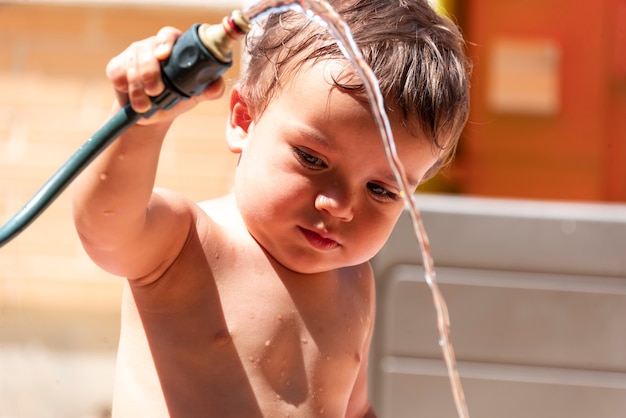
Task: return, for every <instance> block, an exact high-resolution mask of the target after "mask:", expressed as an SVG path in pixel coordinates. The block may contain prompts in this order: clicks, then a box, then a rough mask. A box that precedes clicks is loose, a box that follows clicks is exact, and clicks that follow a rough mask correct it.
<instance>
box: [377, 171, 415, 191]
mask: <svg viewBox="0 0 626 418" xmlns="http://www.w3.org/2000/svg"><path fill="white" fill-rule="evenodd" d="M384 178H385V179H387V180H389V181H390V182H392V183H394V184H397V185H398V187H400V186H401V185H400V184H399V183H398V181H397V180H396V176H394V175H393V173H389V174H387V175H386V176H385V177H384ZM406 179H407V181H408V183H409V186H411V188H412V189H415V188H417V186H418V185H419V182H418V181H417V180H415V179H414V178H413V177H411V176H410V175H408V174H407V175H406Z"/></svg>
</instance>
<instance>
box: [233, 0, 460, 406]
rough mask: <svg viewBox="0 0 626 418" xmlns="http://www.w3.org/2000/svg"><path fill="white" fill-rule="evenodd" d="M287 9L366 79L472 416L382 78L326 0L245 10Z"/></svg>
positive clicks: (442, 336)
mask: <svg viewBox="0 0 626 418" xmlns="http://www.w3.org/2000/svg"><path fill="white" fill-rule="evenodd" d="M284 9H293V10H297V11H299V12H302V13H305V14H306V15H307V16H309V17H310V18H311V19H313V20H314V21H316V22H317V23H319V24H320V25H321V26H323V27H325V28H327V30H328V31H329V32H330V33H331V35H332V36H333V37H334V38H335V39H336V41H337V44H338V45H339V47H340V48H341V51H342V52H343V54H344V55H345V56H346V58H347V59H348V60H349V61H350V62H351V63H352V65H353V66H354V68H355V69H356V71H357V73H358V75H359V76H360V77H361V79H362V80H363V83H364V86H365V89H366V92H367V95H368V98H369V100H370V105H371V108H372V114H373V115H374V118H375V120H376V125H377V126H378V130H379V131H380V136H381V139H382V141H383V144H384V147H385V153H386V156H387V159H388V161H389V165H390V166H391V169H392V170H393V173H394V175H395V177H396V180H397V181H398V183H399V184H400V187H401V190H402V197H403V199H404V201H405V204H406V206H407V208H408V211H409V213H410V216H411V220H412V223H413V228H414V232H415V236H416V238H417V241H418V243H419V247H420V251H421V255H422V260H423V263H424V270H425V279H426V283H427V284H428V286H429V288H430V290H431V293H432V297H433V303H434V306H435V310H436V314H437V329H438V331H439V345H440V346H441V350H442V353H443V358H444V361H445V363H446V368H447V370H448V377H449V379H450V384H451V387H452V395H453V397H454V403H455V406H456V410H457V413H458V415H459V418H469V411H468V408H467V403H466V401H465V395H464V392H463V386H462V385H461V379H460V377H459V373H458V369H457V365H456V358H455V355H454V349H453V347H452V343H451V341H450V317H449V315H448V308H447V306H446V302H445V300H444V297H443V295H442V293H441V291H440V289H439V286H438V284H437V280H436V274H435V265H434V261H433V257H432V254H431V251H430V243H429V240H428V235H427V234H426V230H425V228H424V224H423V222H422V218H421V214H420V211H419V209H418V207H417V204H416V202H415V197H414V194H413V191H412V190H411V188H410V186H409V183H408V181H407V178H406V174H405V171H404V167H403V165H402V163H401V162H400V159H399V158H398V154H397V151H396V145H395V142H394V139H393V134H392V132H391V125H390V123H389V118H388V116H387V112H386V111H385V105H384V98H383V96H382V94H381V92H380V87H379V84H378V80H377V78H376V76H375V75H374V72H373V71H372V69H371V68H370V67H369V65H368V64H367V62H366V61H365V59H364V58H363V55H362V54H361V51H360V49H359V47H358V46H357V45H356V42H355V41H354V39H353V37H352V34H351V31H350V28H349V27H348V25H347V24H346V23H345V22H344V20H343V19H342V18H341V16H339V14H338V13H337V12H336V11H335V10H334V9H333V8H332V7H331V6H330V5H329V4H328V3H327V2H325V1H323V0H291V1H289V0H287V1H272V0H261V1H259V2H257V3H255V4H253V5H251V6H250V7H248V8H247V9H245V10H244V11H243V13H244V15H245V16H246V17H247V18H248V19H250V21H251V22H254V21H255V20H257V19H259V18H260V17H261V16H263V15H265V14H266V13H268V12H277V11H281V10H284Z"/></svg>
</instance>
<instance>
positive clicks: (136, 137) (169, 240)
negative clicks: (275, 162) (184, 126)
mask: <svg viewBox="0 0 626 418" xmlns="http://www.w3.org/2000/svg"><path fill="white" fill-rule="evenodd" d="M179 36H180V31H178V30H176V29H174V28H163V29H162V30H161V31H159V33H158V35H157V36H154V37H151V38H148V39H145V40H143V41H140V42H135V43H133V44H132V45H131V46H129V47H128V48H127V49H126V50H125V51H124V52H122V53H121V54H120V55H118V56H117V57H115V58H113V59H112V60H111V61H110V62H109V65H108V66H107V76H108V77H109V79H110V80H111V82H112V83H113V86H114V88H115V92H116V94H117V101H116V102H115V103H114V106H113V109H112V112H113V113H112V114H114V113H115V112H117V111H119V109H121V108H122V106H124V105H125V104H126V103H130V104H131V106H132V107H133V108H134V110H135V111H137V112H140V113H143V112H146V111H147V110H149V108H150V99H149V96H156V95H158V94H159V93H160V92H161V91H162V90H163V88H164V86H163V82H162V80H161V74H160V66H159V61H160V60H163V59H165V58H166V57H167V56H168V55H169V53H170V52H171V48H172V45H173V43H174V41H175V40H176V39H177V38H178V37H179ZM222 91H223V83H222V81H221V80H218V82H216V83H214V84H213V85H212V86H211V87H209V88H208V89H207V91H206V92H205V93H203V94H202V95H200V96H197V97H193V98H191V99H189V100H185V101H181V102H180V103H179V104H177V105H176V106H174V107H173V108H172V109H170V110H168V111H167V112H163V111H159V112H157V113H156V114H155V115H153V116H152V117H151V118H149V119H141V120H140V121H139V122H138V123H137V124H136V125H135V126H133V127H131V128H130V129H129V130H127V131H126V132H125V133H124V134H123V135H122V136H120V138H118V139H117V140H116V141H115V142H114V143H113V144H112V145H111V146H109V147H108V149H107V150H105V151H104V152H103V153H102V154H101V155H100V156H99V157H98V158H97V159H96V160H95V161H94V162H93V163H91V164H90V166H89V167H87V169H86V170H85V171H84V172H83V173H82V174H81V175H80V176H79V177H78V178H77V179H76V181H75V182H74V184H73V190H72V191H73V193H72V209H73V215H74V222H75V225H76V229H77V232H78V234H79V236H80V238H81V241H82V243H83V245H84V247H85V249H86V251H87V252H88V254H89V255H90V256H91V257H92V259H93V260H94V262H96V263H97V264H98V265H100V266H101V267H102V268H104V269H105V270H107V271H109V272H111V273H113V274H116V275H120V276H124V277H128V278H140V277H146V276H149V275H153V274H157V275H158V272H159V271H160V270H162V269H165V268H167V266H169V263H171V261H172V260H173V259H174V258H175V257H176V255H177V254H178V252H179V251H180V249H181V248H182V246H183V245H184V242H185V239H186V238H187V232H188V230H189V225H190V223H191V219H192V218H191V216H192V212H191V203H189V202H188V201H187V200H185V199H183V198H182V197H180V196H179V195H178V194H175V193H173V192H167V193H166V192H162V193H157V192H153V188H154V180H155V177H156V171H157V166H158V161H159V154H160V151H161V145H162V143H163V140H164V138H165V134H166V133H167V131H168V129H169V127H170V126H171V124H172V122H173V120H174V119H175V117H176V116H178V115H179V114H181V113H183V112H184V111H186V110H189V109H190V108H192V107H193V106H195V105H196V104H197V103H198V102H199V101H202V100H207V99H210V98H215V97H218V96H219V95H221V93H222Z"/></svg>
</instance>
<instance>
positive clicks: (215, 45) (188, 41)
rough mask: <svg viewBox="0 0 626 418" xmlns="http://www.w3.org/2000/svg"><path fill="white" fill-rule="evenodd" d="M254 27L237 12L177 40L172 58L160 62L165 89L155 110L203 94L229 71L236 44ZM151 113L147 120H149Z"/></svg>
mask: <svg viewBox="0 0 626 418" xmlns="http://www.w3.org/2000/svg"><path fill="white" fill-rule="evenodd" d="M251 27H252V24H251V22H250V20H249V19H248V18H247V17H246V16H244V14H243V13H242V12H241V11H239V10H235V11H233V12H232V13H231V14H230V15H228V16H226V17H224V19H222V22H221V23H220V24H216V25H209V24H206V23H205V24H199V23H196V24H195V25H193V26H192V27H191V28H189V29H188V30H187V31H186V32H185V33H183V34H182V36H181V37H180V38H178V40H176V43H175V44H174V48H173V49H172V53H171V55H170V56H169V57H168V58H167V59H166V60H164V61H162V62H161V70H162V77H163V82H164V83H165V86H166V89H165V91H164V92H163V93H162V94H160V95H159V96H157V97H153V98H152V102H153V103H154V104H155V105H156V109H169V108H170V107H172V106H173V105H174V104H176V103H177V102H178V101H179V100H180V99H187V98H189V97H192V96H197V95H199V94H200V93H202V92H203V91H204V90H205V89H206V88H207V87H208V86H209V85H210V84H211V83H213V82H214V81H215V80H217V79H218V78H219V77H220V76H221V75H222V74H223V73H224V71H226V70H227V69H228V68H230V66H231V65H232V50H233V44H234V43H235V42H236V41H239V40H241V39H242V38H243V37H244V36H245V35H246V34H247V33H248V32H249V31H250V29H251ZM156 109H155V110H156ZM151 113H153V112H149V113H148V114H146V115H145V116H146V117H149V116H150V115H151Z"/></svg>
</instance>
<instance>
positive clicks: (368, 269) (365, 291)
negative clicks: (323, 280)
mask: <svg viewBox="0 0 626 418" xmlns="http://www.w3.org/2000/svg"><path fill="white" fill-rule="evenodd" d="M338 274H339V277H340V280H341V281H342V282H344V283H345V284H346V285H348V286H350V287H351V288H352V291H357V292H359V294H360V295H361V296H363V297H364V298H367V299H370V298H373V297H374V294H375V287H376V286H375V281H374V270H373V269H372V266H371V264H370V263H369V262H366V263H362V264H359V265H356V266H350V267H345V268H343V269H340V270H339V271H338Z"/></svg>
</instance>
